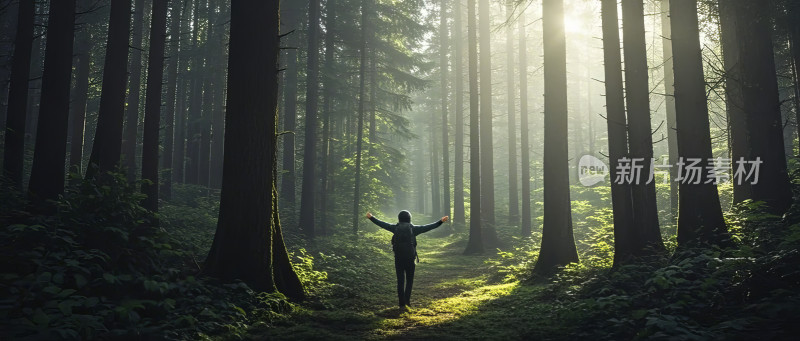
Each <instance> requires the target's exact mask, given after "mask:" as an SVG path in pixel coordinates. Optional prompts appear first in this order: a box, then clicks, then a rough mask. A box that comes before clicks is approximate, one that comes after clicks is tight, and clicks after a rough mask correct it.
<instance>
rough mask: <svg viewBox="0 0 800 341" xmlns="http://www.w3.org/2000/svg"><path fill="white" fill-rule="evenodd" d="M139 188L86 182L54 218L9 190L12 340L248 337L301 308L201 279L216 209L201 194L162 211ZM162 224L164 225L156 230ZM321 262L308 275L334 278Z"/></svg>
mask: <svg viewBox="0 0 800 341" xmlns="http://www.w3.org/2000/svg"><path fill="white" fill-rule="evenodd" d="M73 180H75V179H73ZM137 187H138V184H128V183H127V180H126V179H125V177H124V175H121V174H113V175H111V176H110V177H109V179H108V181H106V182H104V184H102V185H97V184H96V183H93V182H89V181H81V182H80V183H79V184H78V185H77V186H76V187H74V188H71V189H70V190H68V191H67V193H66V194H65V195H64V197H63V198H61V199H59V200H57V201H56V202H55V207H56V208H57V213H55V214H52V215H32V214H30V213H28V212H26V211H25V207H24V205H20V204H16V203H15V201H23V200H21V199H19V198H21V196H17V197H14V196H13V195H7V193H8V192H5V191H3V192H4V195H3V196H2V197H0V199H2V200H3V202H2V207H3V209H2V211H0V213H2V215H1V216H0V223H2V226H3V227H2V229H0V254H1V255H2V259H3V260H4V265H3V267H2V269H0V297H2V298H1V299H0V330H2V334H3V336H4V338H5V337H8V338H12V339H16V338H30V339H91V338H97V339H117V338H133V337H135V338H154V337H156V338H167V339H193V338H198V337H202V336H203V335H219V334H225V335H231V336H237V335H238V336H242V335H244V334H245V332H246V330H247V328H248V327H249V326H250V325H252V324H255V323H259V324H264V323H271V321H274V320H276V319H278V318H280V317H281V316H283V315H284V314H286V313H288V312H290V311H291V310H292V304H290V303H289V302H288V301H287V300H286V298H285V297H284V296H283V295H281V294H280V293H261V292H255V291H253V290H251V289H250V288H249V287H248V286H247V285H246V284H244V283H241V282H236V283H225V284H223V283H217V282H215V281H214V280H212V279H205V278H200V277H197V276H196V275H197V274H198V270H199V267H198V262H199V261H198V260H197V259H196V258H197V255H198V254H201V253H203V251H204V250H205V251H207V247H208V245H207V244H210V241H209V240H208V235H209V234H210V235H211V236H213V229H214V227H215V225H216V224H215V219H212V218H211V217H212V214H213V213H211V212H213V210H210V207H212V206H214V204H211V203H208V202H204V200H206V199H204V198H197V199H196V200H195V201H194V202H192V203H191V205H186V206H184V205H180V206H178V205H173V206H170V205H163V206H162V207H166V208H167V209H165V210H164V212H162V214H161V215H155V214H153V213H151V212H148V211H147V210H145V209H143V208H142V207H141V206H139V204H138V203H139V202H140V200H141V199H142V196H141V195H140V194H138V193H137V191H136V188H137ZM7 201H8V202H10V203H9V204H8V205H7ZM203 211H205V212H206V214H199V213H200V212H203ZM213 216H215V214H214V215H213ZM159 219H160V220H161V223H162V226H163V227H164V228H163V229H161V228H154V227H152V226H153V225H152V222H155V221H157V220H159ZM198 234H199V235H203V234H206V236H205V237H197V236H196V235H198ZM302 257H303V254H302V253H301V254H300V257H299V258H300V259H302ZM312 266H313V259H310V258H308V259H306V260H305V261H304V262H301V263H300V268H301V269H304V272H303V273H304V274H305V278H306V279H309V278H310V279H314V278H316V281H317V282H319V281H321V280H324V278H323V277H320V275H319V274H318V273H315V272H313V270H312ZM314 276H316V277H314ZM312 282H313V280H312Z"/></svg>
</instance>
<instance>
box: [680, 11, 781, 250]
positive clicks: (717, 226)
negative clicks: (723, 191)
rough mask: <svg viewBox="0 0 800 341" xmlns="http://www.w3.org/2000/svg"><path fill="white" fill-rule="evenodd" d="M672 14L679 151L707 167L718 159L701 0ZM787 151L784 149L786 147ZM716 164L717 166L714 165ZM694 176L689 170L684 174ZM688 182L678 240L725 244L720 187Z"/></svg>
mask: <svg viewBox="0 0 800 341" xmlns="http://www.w3.org/2000/svg"><path fill="white" fill-rule="evenodd" d="M670 15H671V17H672V23H673V25H672V36H673V37H682V38H683V39H673V40H672V48H673V52H674V56H673V60H674V63H673V64H674V68H675V110H676V123H677V128H678V152H679V153H680V156H681V157H683V158H684V162H687V161H686V160H691V159H695V158H696V159H702V162H701V163H700V164H702V165H707V164H708V160H709V159H710V158H712V157H713V154H712V151H711V132H710V130H709V129H710V127H709V122H708V106H707V103H706V91H705V78H704V75H703V59H702V54H701V50H700V34H699V28H698V22H697V19H698V18H697V1H676V2H674V3H672V6H671V8H670ZM780 152H781V153H783V149H781V150H780ZM712 166H713V164H712ZM680 176H681V177H685V176H688V172H685V173H684V174H680ZM703 182H705V179H702V180H701V181H700V183H697V184H695V183H694V182H693V181H682V182H681V184H680V191H679V193H680V198H679V200H678V202H679V203H680V207H679V209H678V244H679V245H687V244H693V243H695V242H702V243H706V242H711V243H717V242H723V241H724V238H725V234H726V231H727V228H726V227H725V220H724V219H723V218H722V209H721V208H720V202H719V194H718V193H717V186H716V185H715V184H713V183H709V184H705V183H703Z"/></svg>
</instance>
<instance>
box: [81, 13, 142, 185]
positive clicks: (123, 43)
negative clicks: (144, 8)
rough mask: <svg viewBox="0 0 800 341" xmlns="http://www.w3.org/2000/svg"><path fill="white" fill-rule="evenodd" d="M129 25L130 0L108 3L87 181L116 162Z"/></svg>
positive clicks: (120, 131) (121, 117)
mask: <svg viewBox="0 0 800 341" xmlns="http://www.w3.org/2000/svg"><path fill="white" fill-rule="evenodd" d="M130 23H131V0H120V1H113V2H111V16H110V17H109V21H108V40H107V42H106V56H105V64H104V66H103V86H102V90H101V93H100V109H99V111H98V114H97V131H96V133H95V136H94V143H93V144H92V154H91V156H90V157H89V166H88V167H87V169H86V178H87V179H91V178H93V177H94V176H95V175H96V174H98V173H100V174H103V173H105V172H108V171H113V170H114V169H115V168H116V167H117V165H118V164H119V162H120V151H121V147H122V120H123V115H124V113H125V80H126V79H127V78H126V76H127V73H128V70H127V68H128V39H129V36H130Z"/></svg>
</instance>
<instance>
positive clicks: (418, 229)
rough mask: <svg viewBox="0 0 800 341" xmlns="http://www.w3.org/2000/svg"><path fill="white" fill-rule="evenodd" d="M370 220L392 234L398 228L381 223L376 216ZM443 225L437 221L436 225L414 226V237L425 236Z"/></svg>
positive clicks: (395, 225) (394, 225)
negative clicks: (424, 234)
mask: <svg viewBox="0 0 800 341" xmlns="http://www.w3.org/2000/svg"><path fill="white" fill-rule="evenodd" d="M369 220H371V221H372V222H373V223H374V224H375V225H378V226H380V227H381V228H382V229H384V230H386V231H389V232H391V233H394V229H395V228H396V227H397V224H389V223H387V222H385V221H381V220H380V219H378V218H375V216H373V217H372V218H369ZM442 224H443V222H442V221H441V220H439V221H437V222H435V223H430V224H428V225H413V226H414V228H413V231H414V236H415V237H416V236H418V235H420V234H423V233H425V232H428V231H430V230H433V229H435V228H437V227H439V226H442Z"/></svg>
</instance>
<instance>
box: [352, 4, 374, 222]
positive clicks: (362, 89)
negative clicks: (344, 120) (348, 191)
mask: <svg viewBox="0 0 800 341" xmlns="http://www.w3.org/2000/svg"><path fill="white" fill-rule="evenodd" d="M368 1H370V0H361V51H360V62H359V71H358V75H359V85H358V127H357V128H356V174H355V186H354V188H353V234H355V235H358V207H359V206H360V205H361V156H362V155H361V149H362V147H363V144H364V141H363V140H364V110H365V108H364V106H365V103H364V101H365V100H364V97H365V96H366V84H365V79H364V78H365V77H366V73H367V11H368V8H367V2H368Z"/></svg>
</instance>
